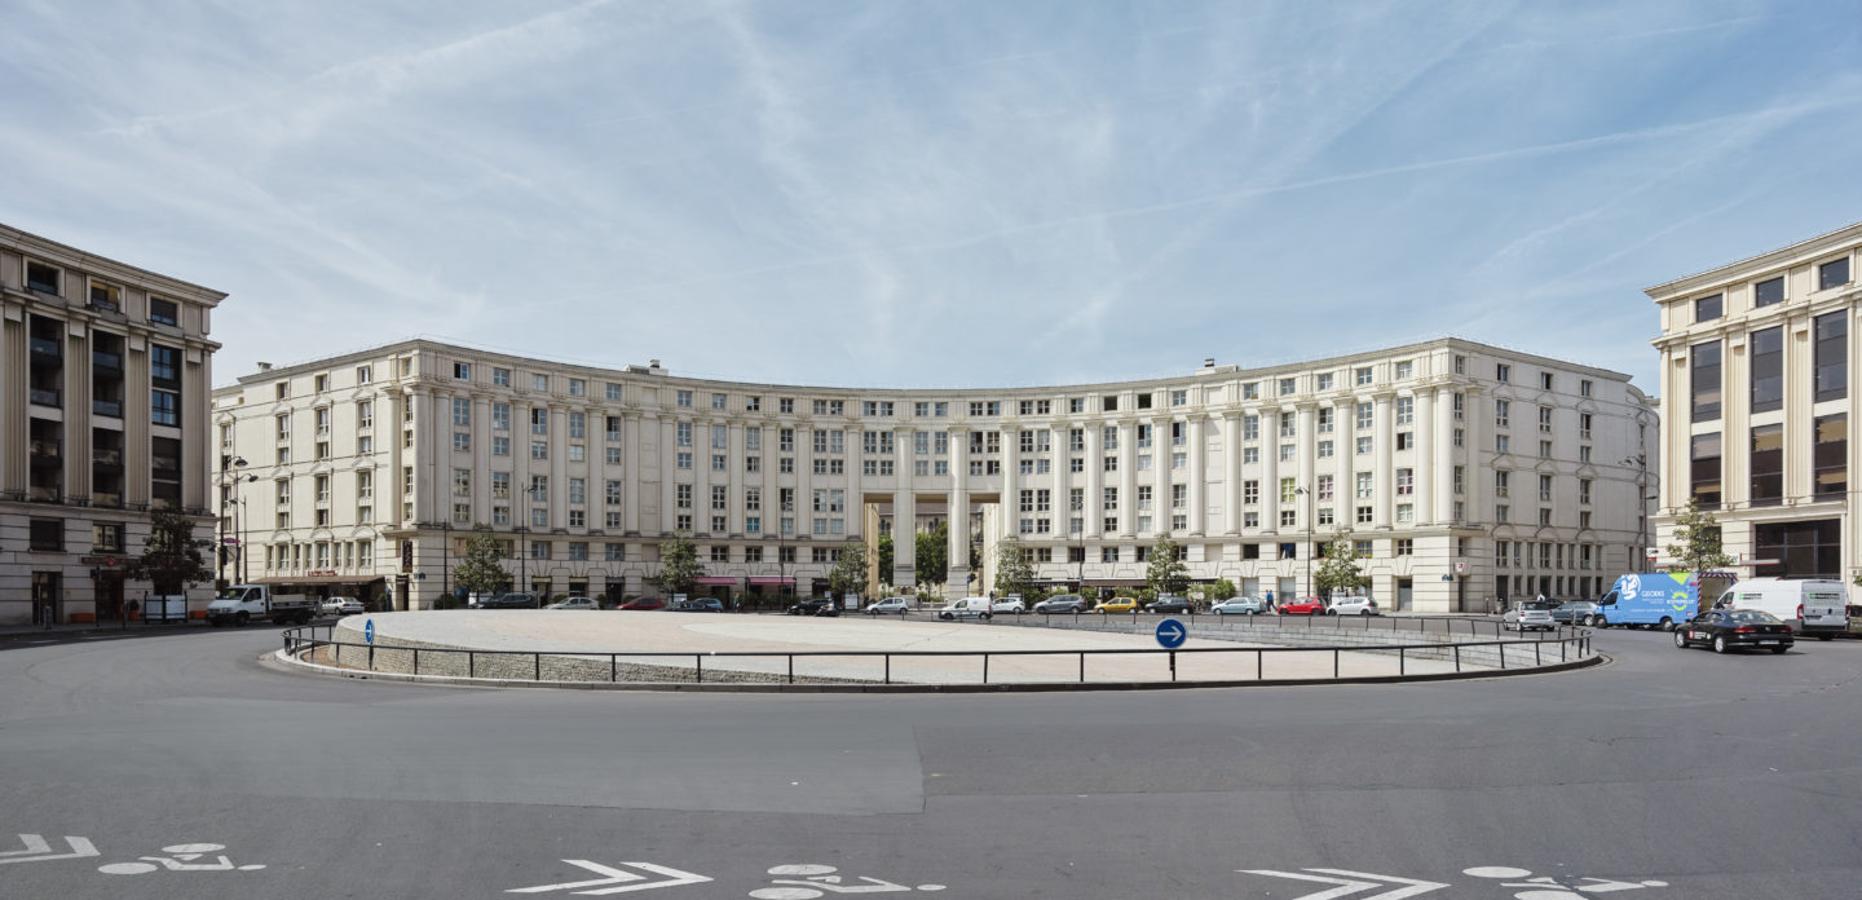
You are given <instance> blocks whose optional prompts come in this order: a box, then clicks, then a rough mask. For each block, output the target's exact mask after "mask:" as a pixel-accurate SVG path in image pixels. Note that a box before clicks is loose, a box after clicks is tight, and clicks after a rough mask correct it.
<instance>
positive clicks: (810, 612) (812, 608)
mask: <svg viewBox="0 0 1862 900" xmlns="http://www.w3.org/2000/svg"><path fill="white" fill-rule="evenodd" d="M788 612H789V615H792V616H829V617H832V616H838V615H840V604H838V603H835V602H834V601H833V600H832V599H830V598H828V597H807V598H804V599H801V600H797V601H795V603H794V604H792V605H791V606H790V607H789V610H788Z"/></svg>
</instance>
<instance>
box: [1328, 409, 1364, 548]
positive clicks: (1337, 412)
mask: <svg viewBox="0 0 1862 900" xmlns="http://www.w3.org/2000/svg"><path fill="white" fill-rule="evenodd" d="M1357 416H1358V409H1357V404H1356V402H1355V401H1353V400H1350V399H1346V400H1341V401H1338V402H1335V403H1333V404H1332V428H1333V430H1334V432H1335V433H1336V434H1337V435H1338V437H1337V439H1336V440H1334V441H1333V443H1332V447H1333V451H1334V452H1335V453H1337V454H1338V455H1337V456H1336V457H1334V459H1333V462H1335V463H1337V469H1336V474H1334V476H1333V478H1332V521H1333V522H1334V523H1336V527H1340V528H1351V527H1353V526H1354V525H1355V524H1356V522H1357V516H1358V509H1357V489H1358V488H1357V485H1356V484H1355V483H1354V482H1353V481H1352V470H1351V467H1352V465H1353V464H1354V460H1355V459H1356V458H1357V452H1358V436H1357Z"/></svg>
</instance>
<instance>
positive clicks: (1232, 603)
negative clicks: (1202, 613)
mask: <svg viewBox="0 0 1862 900" xmlns="http://www.w3.org/2000/svg"><path fill="white" fill-rule="evenodd" d="M1209 611H1210V612H1212V613H1215V614H1216V615H1218V616H1260V615H1266V614H1267V601H1266V600H1262V599H1261V598H1259V597H1230V598H1228V599H1227V600H1224V601H1222V602H1220V603H1217V604H1216V605H1214V606H1211V607H1209Z"/></svg>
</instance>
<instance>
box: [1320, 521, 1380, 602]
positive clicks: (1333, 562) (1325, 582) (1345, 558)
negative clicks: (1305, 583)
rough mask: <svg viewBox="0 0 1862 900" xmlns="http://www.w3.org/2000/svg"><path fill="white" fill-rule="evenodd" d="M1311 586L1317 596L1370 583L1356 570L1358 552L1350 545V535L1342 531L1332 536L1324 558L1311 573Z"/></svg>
mask: <svg viewBox="0 0 1862 900" xmlns="http://www.w3.org/2000/svg"><path fill="white" fill-rule="evenodd" d="M1312 580H1313V583H1314V584H1313V587H1314V588H1316V589H1317V590H1318V591H1319V596H1321V597H1325V596H1329V595H1330V594H1331V593H1332V592H1333V591H1353V590H1357V589H1358V588H1361V587H1364V586H1365V585H1367V584H1370V583H1371V580H1370V579H1369V578H1366V577H1365V576H1364V573H1362V572H1360V571H1358V554H1357V551H1356V550H1354V549H1353V548H1352V546H1351V536H1350V535H1349V534H1347V533H1345V532H1343V531H1341V532H1339V533H1338V535H1337V536H1336V537H1334V538H1332V543H1331V544H1329V545H1327V546H1326V548H1325V559H1323V560H1321V561H1320V563H1319V568H1317V569H1315V570H1314V571H1313V573H1312Z"/></svg>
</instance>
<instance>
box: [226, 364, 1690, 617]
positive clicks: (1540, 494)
mask: <svg viewBox="0 0 1862 900" xmlns="http://www.w3.org/2000/svg"><path fill="white" fill-rule="evenodd" d="M214 422H215V425H214V427H215V429H216V435H217V440H218V442H219V451H220V452H219V453H218V454H216V456H217V457H221V458H225V459H229V460H243V461H244V462H245V465H244V466H235V469H236V470H237V472H238V473H240V474H242V475H244V476H246V478H247V480H246V482H245V483H244V484H243V486H242V487H241V488H239V489H238V490H237V491H235V492H232V493H229V494H228V496H227V498H226V499H227V500H228V501H229V503H228V504H227V508H228V509H229V510H230V509H232V508H233V507H237V508H239V509H240V510H241V512H240V514H239V517H238V518H239V523H238V528H239V530H240V531H241V532H243V535H244V540H245V546H246V547H247V554H246V558H245V560H244V561H243V564H244V566H245V572H246V574H247V575H249V576H250V577H251V578H252V580H255V581H264V582H271V583H278V584H289V585H303V586H307V587H310V588H311V589H313V590H317V591H320V592H330V591H336V590H345V591H356V592H363V593H369V594H372V595H374V596H377V597H379V596H380V595H381V594H383V593H389V594H391V595H392V596H393V597H394V598H397V599H396V600H395V601H394V602H395V604H396V605H397V606H406V605H409V604H410V603H411V604H412V605H414V606H416V607H420V606H426V605H430V604H431V603H432V602H433V601H434V600H435V599H436V598H437V597H439V596H441V595H442V593H443V592H444V591H446V590H447V589H448V588H450V587H452V585H451V582H450V567H451V565H452V564H453V563H454V562H456V560H457V557H458V555H459V553H460V552H461V551H462V549H463V545H464V540H465V536H464V534H463V532H467V531H470V530H472V529H474V528H481V527H482V528H486V529H489V530H490V531H492V532H493V533H495V534H496V535H497V536H498V537H499V538H501V539H503V540H505V541H508V542H509V547H510V555H511V556H512V558H511V559H510V560H509V562H508V564H507V570H508V571H509V573H510V576H511V580H512V582H513V584H514V585H515V584H522V585H525V586H527V587H530V588H531V589H533V590H538V591H546V592H551V593H556V594H563V593H590V594H601V593H608V594H610V595H614V596H622V595H627V594H636V593H643V592H650V591H651V590H652V586H651V584H650V579H651V578H652V577H653V576H654V575H655V574H656V572H657V564H658V546H659V543H660V541H662V540H663V539H665V538H666V537H668V536H670V535H672V534H674V533H685V534H689V535H691V536H692V538H693V540H694V542H695V543H696V544H697V545H698V547H699V554H700V559H701V560H703V561H704V562H705V565H706V568H707V579H706V581H707V589H709V590H712V591H715V592H719V593H728V594H730V595H731V596H733V597H744V598H748V599H749V600H750V602H751V603H753V604H754V603H756V602H758V601H759V600H764V599H774V598H775V597H776V596H777V595H778V594H782V593H786V592H788V591H791V590H798V591H799V592H800V593H803V594H807V593H813V592H817V591H820V590H822V588H823V586H824V583H825V578H826V575H827V572H828V570H829V568H830V567H831V566H832V563H833V560H834V559H835V555H836V553H837V552H838V549H839V548H840V547H841V546H842V545H843V544H844V543H845V542H846V541H847V540H849V539H853V538H858V539H862V540H865V541H867V542H868V543H869V544H870V543H871V542H873V541H875V540H876V539H877V536H878V534H879V533H880V532H883V531H888V530H891V529H892V528H893V527H894V523H895V522H911V523H913V525H914V527H916V528H919V529H922V528H925V527H927V526H930V525H933V524H934V523H935V522H937V521H940V520H944V521H948V520H949V519H950V517H952V515H953V512H954V513H955V518H956V520H957V521H958V522H960V523H966V525H967V527H959V528H954V529H951V531H952V537H951V547H950V559H951V561H952V564H953V565H952V568H951V571H950V573H949V574H950V578H949V584H950V587H949V589H950V590H951V591H952V592H953V593H955V592H959V591H963V590H965V589H966V588H965V585H966V582H968V581H969V579H970V578H971V577H972V573H971V572H970V571H969V570H968V567H967V563H968V562H969V551H968V540H969V537H970V536H971V535H978V536H981V535H984V534H989V535H995V534H1000V533H1014V534H1016V535H1018V536H1019V538H1020V539H1021V541H1022V542H1023V544H1024V546H1026V547H1027V548H1028V549H1029V550H1030V551H1031V552H1032V554H1033V556H1034V559H1035V562H1036V571H1037V574H1038V576H1039V578H1040V579H1041V580H1043V581H1045V582H1048V583H1051V584H1055V585H1060V584H1067V585H1083V586H1084V587H1085V588H1087V589H1093V588H1100V589H1108V588H1117V587H1122V586H1129V585H1135V584H1139V583H1141V582H1142V580H1143V578H1144V575H1145V570H1146V562H1147V560H1146V554H1147V553H1148V552H1149V550H1150V548H1151V546H1152V545H1153V543H1154V542H1155V541H1156V540H1157V538H1158V537H1159V536H1160V535H1164V534H1169V535H1170V536H1172V537H1173V538H1174V540H1176V541H1177V542H1178V543H1179V544H1181V545H1182V546H1183V548H1184V553H1185V559H1186V561H1187V563H1188V565H1189V568H1190V571H1191V573H1192V576H1193V577H1194V578H1195V579H1196V580H1198V581H1211V580H1213V579H1216V578H1228V579H1230V580H1232V581H1233V582H1235V583H1236V585H1237V586H1238V587H1240V588H1241V589H1242V590H1244V591H1246V592H1250V593H1257V594H1266V593H1267V592H1270V591H1271V592H1273V593H1274V594H1275V595H1276V597H1285V596H1289V595H1295V594H1303V593H1306V592H1307V591H1308V590H1309V588H1308V584H1309V577H1310V573H1311V570H1312V568H1313V559H1312V557H1313V552H1314V547H1315V546H1322V545H1324V544H1326V543H1328V542H1329V541H1330V540H1332V539H1333V538H1334V536H1335V535H1337V534H1338V533H1340V532H1347V533H1348V534H1349V537H1350V538H1351V539H1352V540H1353V541H1354V542H1355V543H1356V547H1357V549H1358V550H1359V552H1360V554H1361V555H1363V556H1364V557H1366V559H1365V568H1366V571H1368V572H1369V573H1370V575H1371V576H1372V579H1373V582H1372V587H1371V590H1372V591H1373V593H1374V594H1375V595H1376V596H1377V597H1378V598H1379V599H1380V600H1381V601H1383V602H1384V603H1385V604H1386V606H1391V605H1394V606H1397V607H1401V608H1408V609H1414V610H1418V611H1432V612H1448V611H1457V610H1464V609H1473V610H1485V609H1487V608H1489V604H1490V603H1491V602H1492V600H1493V598H1496V597H1497V598H1507V597H1518V596H1522V595H1531V594H1536V593H1541V592H1542V593H1545V594H1548V595H1554V596H1591V595H1595V594H1596V593H1598V592H1599V590H1600V589H1601V587H1602V586H1603V585H1604V584H1605V583H1607V582H1608V581H1609V580H1610V579H1611V578H1613V577H1614V576H1615V575H1616V574H1617V573H1619V572H1621V571H1626V570H1628V569H1630V568H1633V567H1634V565H1636V563H1633V562H1632V561H1636V560H1640V559H1641V558H1642V556H1643V552H1644V548H1645V547H1646V546H1647V544H1648V541H1647V539H1646V538H1645V537H1644V533H1645V528H1646V522H1645V520H1644V519H1643V517H1642V515H1641V514H1640V501H1639V499H1638V498H1639V497H1641V496H1642V495H1643V494H1644V493H1645V490H1644V487H1645V486H1646V485H1647V484H1648V483H1649V481H1650V476H1649V472H1648V469H1647V467H1646V466H1643V465H1640V464H1638V462H1637V456H1638V454H1639V453H1640V452H1641V447H1642V446H1643V442H1644V441H1653V440H1654V438H1655V419H1654V414H1653V411H1652V408H1651V404H1650V402H1649V400H1648V398H1646V397H1644V396H1643V394H1642V392H1641V391H1639V390H1637V389H1636V388H1635V387H1634V386H1632V385H1630V384H1629V380H1628V377H1627V376H1625V375H1622V374H1620V373H1616V372H1610V371H1606V370H1602V369H1594V368H1589V367H1585V366H1580V365H1575V364H1571V363H1565V362H1560V361H1557V360H1552V359H1547V358H1544V357H1538V356H1532V355H1528V354H1523V353H1517V352H1514V351H1511V350H1505V349H1501V348H1498V347H1492V346H1487V345H1482V344H1477V343H1471V342H1467V341H1462V340H1459V339H1453V338H1444V339H1440V340H1435V341H1429V342H1426V343H1420V344H1412V345H1408V346H1403V347H1393V348H1390V349H1387V350H1380V351H1375V352H1371V353H1360V354H1353V355H1349V356H1340V357H1335V358H1329V359H1323V360H1314V361H1311V362H1305V363H1298V364H1294V365H1286V366H1275V367H1270V368H1261V369H1245V370H1244V369H1240V368H1237V367H1234V366H1216V365H1214V364H1213V363H1210V364H1206V365H1205V366H1204V367H1202V368H1201V369H1198V370H1195V371H1193V372H1189V373H1187V374H1184V375H1182V376H1179V377H1173V378H1158V379H1152V380H1146V381H1138V382H1119V383H1106V384H1082V385H1070V386H1064V387H1047V388H1002V389H962V390H917V389H913V390H890V389H882V388H872V389H859V388H822V387H801V386H786V385H770V384H748V383H738V382H725V381H715V380H706V379H694V378H683V377H678V376H675V375H674V374H672V373H671V372H669V371H667V370H666V369H664V368H662V367H660V366H659V365H658V364H657V362H655V363H654V364H652V365H648V366H628V367H625V368H619V369H602V368H589V367H582V366H574V365H567V364H563V363H557V362H551V361H548V360H541V359H530V358H524V357H517V356H510V355H505V354H500V353H493V352H487V351H483V350H477V349H473V348H468V347H461V346H452V345H448V344H441V343H435V342H430V341H424V340H415V341H407V342H403V343H397V344H391V345H388V346H384V347H379V348H376V349H373V350H367V351H363V352H359V353H352V354H347V355H343V356H337V357H332V358H328V359H321V360H316V361H313V362H307V363H300V364H294V365H290V366H288V367H281V368H270V367H266V368H264V369H263V370H262V371H259V372H256V373H253V374H250V375H247V376H244V377H242V378H240V379H239V381H238V383H237V384H236V385H233V386H230V387H226V388H222V389H220V390H218V391H217V392H216V393H215V409H214ZM230 501H243V502H230ZM229 515H230V512H229ZM896 544H897V545H896V550H895V560H894V571H893V572H892V573H890V575H891V579H890V580H891V581H892V582H893V583H897V584H911V583H913V582H914V581H915V577H914V576H915V574H916V573H915V568H914V560H913V555H914V552H913V549H912V547H913V542H912V541H909V540H901V541H898V542H896ZM983 556H984V558H989V557H990V554H989V552H988V550H987V549H985V552H984V554H983ZM980 581H981V579H980V578H979V582H980ZM983 587H984V585H982V584H980V583H976V584H970V585H969V587H968V589H969V590H979V589H982V588H983Z"/></svg>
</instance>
